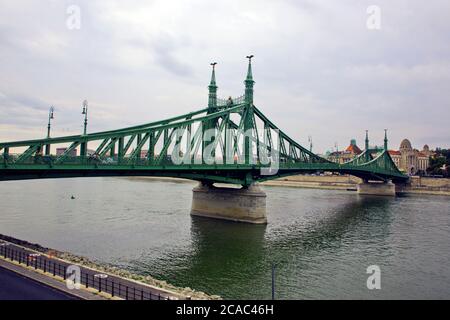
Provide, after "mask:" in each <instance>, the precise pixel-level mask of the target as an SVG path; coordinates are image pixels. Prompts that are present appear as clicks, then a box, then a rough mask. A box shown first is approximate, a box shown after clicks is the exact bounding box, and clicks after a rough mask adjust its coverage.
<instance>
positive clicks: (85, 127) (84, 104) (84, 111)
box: [82, 100, 88, 135]
mask: <svg viewBox="0 0 450 320" xmlns="http://www.w3.org/2000/svg"><path fill="white" fill-rule="evenodd" d="M82 114H84V130H83V134H84V135H86V133H87V123H88V102H87V100H84V101H83V112H82Z"/></svg>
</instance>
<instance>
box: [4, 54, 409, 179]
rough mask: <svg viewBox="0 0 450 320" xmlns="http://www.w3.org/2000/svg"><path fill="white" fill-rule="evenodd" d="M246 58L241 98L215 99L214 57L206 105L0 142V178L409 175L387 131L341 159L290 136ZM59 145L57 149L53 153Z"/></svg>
mask: <svg viewBox="0 0 450 320" xmlns="http://www.w3.org/2000/svg"><path fill="white" fill-rule="evenodd" d="M247 58H249V64H248V71H247V77H246V79H245V81H244V83H245V93H244V95H242V96H241V97H238V98H231V97H230V98H228V99H218V98H217V88H218V87H217V85H216V78H215V63H214V64H212V75H211V82H210V85H209V87H208V89H209V99H208V107H207V108H203V109H201V110H198V111H195V112H190V113H187V114H183V115H179V116H176V117H173V118H170V119H166V120H162V121H156V122H150V123H146V124H142V125H137V126H133V127H128V128H123V129H117V130H111V131H104V132H97V133H89V134H87V133H86V131H85V132H84V134H82V135H73V136H65V137H55V138H51V137H50V134H49V135H48V137H47V138H45V139H36V140H27V141H14V142H1V143H0V180H3V181H5V180H23V179H42V178H65V177H99V176H157V177H176V178H185V179H191V180H197V181H200V182H203V183H205V184H213V183H231V184H239V185H242V186H249V185H251V184H253V183H255V182H260V181H265V180H271V179H277V178H280V177H284V176H289V175H295V174H302V173H315V172H318V171H319V172H323V171H329V172H336V173H343V174H350V175H354V176H357V177H360V178H362V179H364V180H365V181H369V180H370V181H384V182H387V181H392V182H394V183H402V182H406V181H407V180H408V177H407V176H406V175H404V174H403V173H402V172H400V171H399V170H398V169H397V167H396V165H395V164H394V162H393V161H392V159H391V157H390V155H389V153H388V151H387V137H385V141H384V148H383V149H369V141H368V137H367V134H366V143H365V146H366V147H365V150H364V152H363V153H362V154H361V155H359V156H358V157H357V158H355V159H353V160H352V161H350V162H347V163H344V164H339V163H335V162H331V161H328V160H327V159H324V158H322V157H320V156H318V155H316V154H314V153H312V151H311V150H308V149H307V148H304V147H303V146H301V145H300V144H299V143H297V142H295V141H294V140H293V139H291V138H290V137H289V136H288V135H287V134H286V133H284V132H283V131H282V130H280V129H279V128H278V127H277V126H276V125H275V124H274V123H273V122H271V121H270V120H269V119H268V118H267V117H266V116H265V115H264V114H263V112H262V111H261V110H260V109H259V108H257V107H256V106H255V105H254V104H253V86H254V84H255V82H254V81H253V76H252V64H251V58H252V56H250V57H247ZM85 125H86V123H85ZM207 133H208V134H207ZM61 147H63V149H62V150H63V152H60V153H56V152H55V150H56V148H61Z"/></svg>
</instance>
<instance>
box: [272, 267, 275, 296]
mask: <svg viewBox="0 0 450 320" xmlns="http://www.w3.org/2000/svg"><path fill="white" fill-rule="evenodd" d="M272 300H275V264H274V263H272Z"/></svg>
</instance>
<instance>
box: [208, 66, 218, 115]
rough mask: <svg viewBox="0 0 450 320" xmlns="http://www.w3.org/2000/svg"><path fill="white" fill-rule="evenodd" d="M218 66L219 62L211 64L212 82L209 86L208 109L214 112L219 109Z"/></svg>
mask: <svg viewBox="0 0 450 320" xmlns="http://www.w3.org/2000/svg"><path fill="white" fill-rule="evenodd" d="M216 64H217V62H213V63H211V66H212V73H211V81H210V83H209V86H208V91H209V96H208V109H209V110H210V111H213V112H214V111H215V110H216V108H217V85H216Z"/></svg>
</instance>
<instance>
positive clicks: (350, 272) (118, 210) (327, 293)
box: [0, 178, 450, 299]
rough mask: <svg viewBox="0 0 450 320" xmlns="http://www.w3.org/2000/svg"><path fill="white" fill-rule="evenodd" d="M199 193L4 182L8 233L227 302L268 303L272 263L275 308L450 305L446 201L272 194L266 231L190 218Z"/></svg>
mask: <svg viewBox="0 0 450 320" xmlns="http://www.w3.org/2000/svg"><path fill="white" fill-rule="evenodd" d="M193 186H195V184H194V183H191V182H188V183H186V182H173V181H155V180H150V179H127V178H81V179H61V180H32V181H11V182H0V212H1V213H0V233H2V234H6V235H10V236H13V237H16V238H20V239H24V240H27V241H30V242H36V243H39V244H41V245H43V246H47V247H51V248H55V249H58V250H63V251H69V252H72V253H74V254H77V255H82V256H87V257H89V258H91V259H93V260H96V261H98V262H104V263H109V264H112V265H115V266H119V267H121V268H125V269H128V270H130V271H133V272H135V273H139V274H145V275H151V276H154V277H156V278H159V279H163V280H166V281H168V282H170V283H172V284H174V285H177V286H182V287H191V288H194V289H197V290H201V291H205V292H207V293H210V294H218V295H220V296H222V297H224V298H237V299H243V298H248V299H269V298H270V297H271V266H272V264H275V266H276V268H275V292H276V297H277V298H279V299H338V298H339V299H416V298H423V299H432V298H436V299H443V298H446V299H450V201H449V198H447V197H439V196H408V197H397V198H386V197H370V196H358V195H356V194H355V193H352V192H347V191H334V190H314V189H299V188H284V187H265V188H264V189H265V190H266V192H267V212H268V219H269V224H268V225H267V226H256V225H248V224H240V223H231V222H224V221H219V220H217V221H215V220H210V219H204V218H194V217H191V216H190V215H189V211H190V204H191V197H192V191H191V190H192V188H193ZM72 195H73V196H74V197H75V199H71V196H72ZM371 265H377V266H379V268H380V270H381V289H380V290H369V289H368V288H367V284H366V283H367V278H368V277H369V274H367V273H366V271H367V267H369V266H371Z"/></svg>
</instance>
